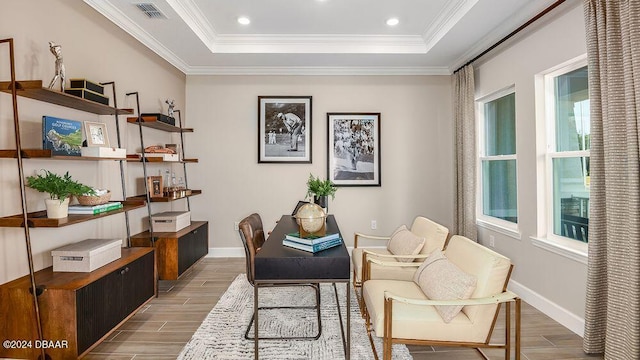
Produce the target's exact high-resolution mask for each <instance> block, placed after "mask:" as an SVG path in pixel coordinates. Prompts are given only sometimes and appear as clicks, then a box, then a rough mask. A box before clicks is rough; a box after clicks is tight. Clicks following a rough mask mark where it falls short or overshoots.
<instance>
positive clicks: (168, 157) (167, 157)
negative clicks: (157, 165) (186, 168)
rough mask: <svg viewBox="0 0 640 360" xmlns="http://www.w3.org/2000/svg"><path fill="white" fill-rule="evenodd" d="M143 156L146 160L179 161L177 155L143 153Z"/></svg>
mask: <svg viewBox="0 0 640 360" xmlns="http://www.w3.org/2000/svg"><path fill="white" fill-rule="evenodd" d="M138 155H140V157H142V154H140V153H138ZM144 156H145V157H147V158H160V159H162V161H180V157H179V156H178V154H165V153H144ZM156 161H157V160H156Z"/></svg>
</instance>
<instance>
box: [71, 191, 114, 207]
mask: <svg viewBox="0 0 640 360" xmlns="http://www.w3.org/2000/svg"><path fill="white" fill-rule="evenodd" d="M76 198H77V199H78V203H79V204H80V205H89V206H93V205H100V204H106V203H108V202H109V200H110V199H111V191H107V193H106V194H104V195H100V196H91V195H80V196H76Z"/></svg>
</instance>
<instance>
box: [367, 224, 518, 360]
mask: <svg viewBox="0 0 640 360" xmlns="http://www.w3.org/2000/svg"><path fill="white" fill-rule="evenodd" d="M367 261H368V262H370V263H372V264H376V265H378V266H381V267H389V268H392V267H397V266H398V264H394V263H390V262H386V263H385V262H384V261H380V260H379V259H375V258H372V259H369V260H367ZM412 265H413V267H414V269H417V270H416V271H414V277H413V279H412V280H389V279H376V278H375V276H374V275H371V274H369V273H365V274H364V280H365V281H364V284H363V286H362V297H363V303H364V313H365V321H366V324H367V330H368V332H369V336H372V334H375V336H378V337H382V338H383V359H385V360H387V359H389V360H390V359H391V349H392V344H394V343H407V344H414V345H433V346H464V347H473V348H476V349H477V350H478V351H479V352H480V354H481V355H482V356H483V358H485V359H487V357H486V356H485V354H484V353H483V352H482V351H481V350H480V348H498V349H504V351H505V359H510V354H511V348H512V344H511V304H512V303H515V344H514V345H515V346H514V347H515V358H516V360H519V359H520V309H521V307H520V306H521V303H520V299H519V298H518V297H517V295H516V294H514V293H512V292H510V291H507V290H506V287H507V283H508V281H509V278H510V275H511V270H512V268H513V265H512V264H511V261H510V260H509V259H508V258H506V257H504V256H502V255H500V254H498V253H496V252H494V251H492V250H490V249H488V248H486V247H484V246H482V245H480V244H478V243H476V242H474V241H471V240H469V239H468V238H465V237H463V236H459V235H454V236H453V237H451V239H450V240H449V242H448V244H447V248H446V250H445V251H444V255H443V254H442V253H441V252H439V251H438V252H435V253H434V254H433V255H432V256H430V257H429V258H427V259H426V260H425V262H424V263H423V265H422V266H421V264H418V263H414V264H412ZM405 266H406V265H405ZM369 268H370V269H372V267H369ZM454 270H455V271H454ZM470 280H471V281H470ZM443 289H444V290H443ZM451 289H456V290H455V292H459V295H453V296H452V297H447V296H443V295H442V294H439V293H438V292H440V290H443V291H445V292H447V291H450V290H451ZM425 292H426V293H425ZM463 292H464V295H462V293H463ZM427 294H429V295H431V296H428V295H427ZM450 296H451V295H450ZM465 298H466V299H465ZM502 303H505V304H506V312H505V315H506V316H505V321H506V324H505V341H504V343H501V344H494V343H491V342H490V339H491V335H492V333H493V329H494V327H495V324H496V321H497V317H498V312H499V309H500V305H501V304H502ZM374 353H375V349H374ZM375 355H376V358H377V354H375Z"/></svg>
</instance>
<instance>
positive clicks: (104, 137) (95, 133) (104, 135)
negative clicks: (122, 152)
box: [84, 121, 111, 147]
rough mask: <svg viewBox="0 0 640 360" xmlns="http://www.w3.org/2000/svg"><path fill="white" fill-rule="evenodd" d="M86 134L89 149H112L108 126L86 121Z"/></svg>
mask: <svg viewBox="0 0 640 360" xmlns="http://www.w3.org/2000/svg"><path fill="white" fill-rule="evenodd" d="M84 132H85V135H86V137H87V146H88V147H98V146H99V147H111V146H110V145H109V133H108V132H107V125H106V124H103V123H99V122H93V121H85V122H84Z"/></svg>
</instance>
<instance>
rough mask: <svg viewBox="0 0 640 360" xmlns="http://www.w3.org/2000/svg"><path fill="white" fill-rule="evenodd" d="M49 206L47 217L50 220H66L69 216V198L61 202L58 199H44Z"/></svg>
mask: <svg viewBox="0 0 640 360" xmlns="http://www.w3.org/2000/svg"><path fill="white" fill-rule="evenodd" d="M44 203H45V205H47V217H48V218H49V219H61V218H66V217H67V216H68V215H69V198H66V199H64V201H62V202H60V200H58V199H55V200H54V199H44Z"/></svg>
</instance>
